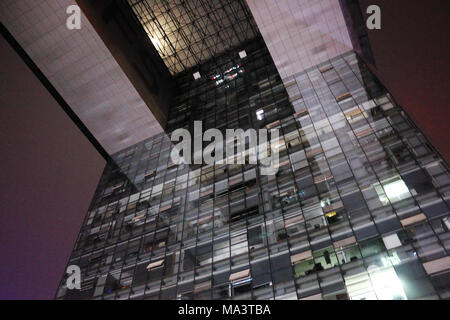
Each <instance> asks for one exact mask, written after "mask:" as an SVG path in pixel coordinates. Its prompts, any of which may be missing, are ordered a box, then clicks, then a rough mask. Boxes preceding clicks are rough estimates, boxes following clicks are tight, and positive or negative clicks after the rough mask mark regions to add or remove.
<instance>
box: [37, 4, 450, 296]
mask: <svg viewBox="0 0 450 320" xmlns="http://www.w3.org/2000/svg"><path fill="white" fill-rule="evenodd" d="M78 3H79V4H80V6H82V7H83V6H84V7H83V8H84V10H85V12H86V15H87V16H88V17H90V20H91V23H92V24H93V25H94V27H95V28H96V30H97V32H98V33H99V34H103V36H104V37H106V38H107V39H109V38H108V31H105V29H101V27H99V24H100V22H99V23H98V24H96V22H95V21H94V20H95V19H94V20H92V19H93V18H92V17H95V12H96V10H99V9H98V8H88V6H87V5H86V4H85V3H84V1H78ZM112 3H114V4H115V5H119V8H120V10H118V11H116V13H117V12H121V13H123V12H127V14H128V13H131V12H133V14H134V18H133V19H134V20H132V21H133V23H139V25H140V26H141V31H142V30H145V32H146V33H147V35H148V39H147V40H150V41H151V42H152V44H153V46H154V49H156V51H158V53H159V55H160V57H161V59H162V61H163V62H164V65H165V67H166V68H167V73H168V74H169V73H170V77H169V76H167V77H166V78H164V79H167V80H164V81H167V87H165V88H171V89H170V90H171V91H170V92H171V94H172V97H171V98H170V99H159V96H158V94H157V93H154V95H155V96H156V98H154V100H152V101H154V104H153V107H150V110H151V111H152V112H155V113H156V114H157V116H155V117H153V118H149V120H148V121H150V122H151V123H153V124H154V123H155V121H157V122H159V124H160V126H161V128H164V130H156V131H152V132H148V137H146V138H145V139H140V138H139V137H141V136H139V137H137V136H135V135H132V136H131V138H129V139H119V140H120V141H119V142H118V143H116V144H115V143H114V141H113V140H107V139H106V138H105V136H104V135H103V131H102V130H105V128H99V127H98V126H97V125H95V124H92V126H94V127H95V128H97V129H98V130H99V131H98V133H95V134H94V135H95V136H96V137H97V138H98V139H99V141H100V143H101V144H102V145H105V144H106V145H107V147H106V148H105V149H106V150H107V151H108V152H109V154H110V155H111V156H110V159H109V163H108V165H107V167H106V168H105V171H104V174H103V176H102V179H101V181H100V183H99V185H98V188H97V191H96V193H95V195H94V198H93V200H92V204H91V207H90V210H89V212H88V213H87V215H86V218H85V221H84V223H83V226H82V229H81V231H80V234H79V237H78V240H77V242H76V244H75V247H74V249H73V252H72V255H71V258H70V260H69V262H68V265H77V266H79V267H80V268H81V271H82V273H81V277H82V285H81V290H68V289H67V287H66V279H67V276H65V277H63V279H62V280H61V284H60V287H59V289H58V292H57V294H56V297H55V298H56V299H305V300H311V299H326V300H347V299H355V300H360V299H402V300H405V299H448V298H449V295H450V290H449V279H450V271H449V269H450V257H449V255H448V250H449V235H450V232H449V229H450V220H449V211H450V210H449V207H448V192H449V189H450V184H449V182H450V179H449V171H448V167H447V165H446V163H445V162H444V161H443V160H442V159H441V158H440V157H439V155H438V154H437V153H436V152H435V150H434V149H433V148H432V147H431V146H430V144H429V143H428V142H427V140H426V138H425V137H424V136H423V134H422V133H421V132H420V130H418V128H416V127H415V125H414V124H413V123H412V121H411V120H410V119H409V118H408V116H407V114H406V113H405V112H404V111H403V110H402V108H401V107H400V106H398V105H397V104H396V103H395V101H394V99H393V97H392V96H391V95H390V94H389V92H387V90H386V89H385V88H384V87H383V86H382V85H381V83H380V82H379V81H378V79H377V78H376V77H375V76H374V75H373V73H372V72H371V70H370V69H369V67H368V66H367V65H366V63H365V61H364V60H362V59H361V58H360V57H359V56H358V55H357V54H355V52H354V51H353V49H352V45H351V40H350V37H349V35H348V32H347V29H346V25H345V20H344V17H343V14H342V11H341V8H340V6H339V3H338V2H337V1H328V0H315V1H289V0H280V1H276V2H275V1H274V2H271V1H259V0H258V1H252V0H248V1H247V2H245V1H243V0H227V1H206V0H189V1H175V0H174V1H147V0H144V1H136V0H129V1H128V4H126V3H125V2H123V1H112ZM127 6H128V7H127ZM101 10H104V8H101ZM127 10H128V11H127ZM97 12H98V11H97ZM108 12H109V11H108ZM111 16H112V17H114V14H113V13H112V14H111ZM127 16H128V15H127ZM281 17H283V19H280V18H281ZM111 19H112V18H111ZM92 21H94V22H92ZM121 21H122V20H121ZM127 21H128V22H129V23H130V24H131V23H132V22H131V20H127ZM94 27H93V28H94ZM98 30H103V31H104V32H103V33H102V32H101V31H98ZM136 30H137V29H136ZM141 31H139V32H141ZM108 41H112V40H108ZM108 41H105V43H106V44H107V45H108V44H109V43H110V42H108ZM131 42H133V41H131ZM119 47H120V45H119ZM122 48H123V47H122ZM130 50H131V49H130ZM149 50H150V51H151V50H152V49H151V48H150V49H149ZM131 51H132V50H131ZM150 51H149V52H150ZM112 56H114V59H115V60H117V61H118V62H117V64H118V65H120V66H121V68H122V69H124V70H125V71H124V72H125V73H126V74H127V78H128V79H125V80H124V81H130V83H131V84H133V85H134V86H137V89H136V90H137V91H138V92H139V93H140V96H141V97H150V96H146V94H145V92H144V91H145V90H146V89H142V88H141V87H139V81H141V80H142V79H145V78H146V75H145V74H139V72H135V71H130V70H129V69H127V68H126V67H124V66H126V65H127V63H129V61H128V62H127V61H126V59H124V58H123V57H119V58H118V56H120V53H119V54H118V53H117V52H116V51H115V52H113V53H112ZM112 56H111V57H109V56H108V58H109V59H111V58H112ZM114 59H113V60H114ZM44 63H45V62H44ZM127 70H128V71H127ZM144 71H145V70H144ZM133 72H134V73H133ZM140 79H141V80H140ZM56 80H57V79H56ZM149 81H150V82H151V80H149ZM127 83H128V82H127ZM139 88H140V89H139ZM147 89H148V88H147ZM129 90H130V91H133V90H132V88H131V87H130V89H129ZM167 90H169V89H167ZM143 92H144V93H143ZM155 92H157V91H155ZM148 99H150V98H148ZM143 100H145V99H144V98H143ZM150 100H151V99H150ZM150 100H146V101H145V102H148V101H150ZM155 101H156V102H155ZM125 108H126V107H125ZM80 110H82V107H81V106H80ZM155 110H156V111H155ZM82 115H84V116H85V117H86V118H85V119H83V117H81V118H82V120H83V122H84V121H88V120H89V119H92V118H89V117H90V116H89V114H87V113H82ZM199 120H201V121H202V123H203V128H204V130H206V129H209V128H217V129H219V130H221V131H222V132H224V131H225V130H226V129H237V128H242V129H244V130H246V129H249V128H253V129H261V128H270V129H278V130H279V132H280V136H279V139H278V140H277V141H276V142H275V143H274V145H271V147H272V148H275V149H272V150H276V151H277V152H278V154H279V170H278V172H277V174H276V175H271V176H270V175H269V176H265V175H262V174H261V170H260V169H261V167H260V164H248V163H247V164H245V165H238V164H235V165H224V164H216V165H205V164H195V165H176V164H174V163H173V162H172V160H171V157H170V153H171V151H172V148H173V142H171V139H170V137H171V133H172V132H173V131H174V130H176V129H179V128H186V129H188V130H189V131H190V132H192V133H193V122H194V121H199ZM135 121H137V120H135ZM120 125H121V126H125V127H126V126H128V125H129V124H128V123H121V124H120ZM153 126H154V127H155V126H156V125H153ZM88 127H89V126H88ZM125 129H126V130H128V131H127V132H129V131H130V129H127V128H125ZM125 129H124V130H125ZM91 130H92V129H91ZM130 134H132V133H130ZM137 140H140V141H139V142H137V143H135V142H136V141H137ZM116 142H117V141H116ZM230 142H233V141H226V142H225V143H230ZM117 145H120V150H117V149H118V148H119V147H117Z"/></svg>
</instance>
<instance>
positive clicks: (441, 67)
mask: <svg viewBox="0 0 450 320" xmlns="http://www.w3.org/2000/svg"><path fill="white" fill-rule="evenodd" d="M361 2H362V4H363V5H366V6H367V5H368V4H379V5H380V6H381V8H382V30H381V31H372V32H370V33H369V36H370V39H371V41H372V47H373V51H374V54H375V60H376V64H377V70H376V72H377V74H378V75H379V76H380V77H381V78H382V79H383V83H384V84H385V85H386V87H387V88H388V89H389V90H390V91H391V92H392V93H393V95H394V96H395V98H396V99H397V101H398V102H399V103H400V104H401V105H402V106H403V107H404V108H405V109H406V110H407V111H408V112H409V114H410V115H411V116H412V117H413V119H414V121H415V122H416V123H417V124H418V125H420V126H421V128H422V130H423V132H424V133H425V134H427V135H428V137H429V138H430V140H431V141H432V142H433V144H434V145H435V146H436V147H437V148H438V149H439V151H440V152H441V153H442V154H443V155H444V156H445V157H446V159H447V162H449V160H450V147H449V144H450V143H449V141H450V130H449V129H450V128H449V113H450V107H449V105H448V102H449V96H448V92H449V90H448V89H449V88H448V84H449V83H450V82H449V80H450V79H449V59H448V52H450V50H449V49H450V48H449V41H448V34H449V33H450V32H449V31H450V30H449V26H448V12H449V9H450V7H449V6H450V2H449V1H448V0H432V1H422V0H414V1H411V0H408V1H407V0H395V1H393V0H362V1H361ZM0 52H1V60H0V61H1V62H0V63H1V69H0V77H1V78H0V105H1V108H0V120H1V126H0V148H1V161H0V168H1V178H0V190H1V193H0V217H1V224H0V225H1V228H2V230H1V232H0V299H19V298H22V299H51V298H53V297H54V294H55V291H56V287H57V284H58V282H59V280H60V279H61V276H62V274H63V272H64V267H65V265H66V263H67V260H68V257H69V254H70V252H71V250H72V248H73V244H74V242H75V239H76V236H77V234H78V231H79V229H80V227H81V224H82V220H83V218H84V216H85V214H86V211H87V209H88V206H89V203H90V201H91V199H92V196H93V193H94V190H95V187H96V185H97V183H98V181H99V178H100V175H101V173H102V170H103V167H104V164H105V161H104V160H103V159H102V158H101V157H100V155H99V154H98V153H97V151H96V150H95V149H94V148H93V147H92V146H91V145H90V143H89V141H88V140H87V139H86V138H85V137H84V136H83V134H82V133H81V132H80V131H79V130H78V128H77V127H76V126H75V125H74V124H73V123H72V121H71V120H70V119H69V118H68V117H67V116H66V115H65V113H64V112H63V111H62V109H61V107H60V106H59V105H58V104H57V103H56V102H55V101H54V100H53V98H52V97H51V96H50V94H49V93H48V92H47V91H46V90H45V88H44V87H43V86H42V85H41V84H40V82H39V81H38V80H37V79H36V78H35V77H34V75H33V74H32V73H31V71H30V70H29V69H28V68H27V66H26V65H25V64H24V63H23V62H22V61H21V59H20V58H19V57H18V56H17V55H16V54H15V53H14V51H13V50H12V49H11V48H10V47H9V45H8V44H7V43H6V42H5V40H3V39H1V40H0Z"/></svg>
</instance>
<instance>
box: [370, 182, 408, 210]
mask: <svg viewBox="0 0 450 320" xmlns="http://www.w3.org/2000/svg"><path fill="white" fill-rule="evenodd" d="M375 190H376V191H377V194H378V197H379V198H380V201H381V202H382V203H383V204H387V203H388V201H391V202H397V201H400V200H403V199H406V198H409V197H410V196H411V194H410V193H409V189H408V187H407V186H406V184H405V182H404V181H403V180H402V179H401V178H400V177H398V176H397V177H395V178H393V179H390V180H388V181H387V182H383V183H382V184H376V185H375Z"/></svg>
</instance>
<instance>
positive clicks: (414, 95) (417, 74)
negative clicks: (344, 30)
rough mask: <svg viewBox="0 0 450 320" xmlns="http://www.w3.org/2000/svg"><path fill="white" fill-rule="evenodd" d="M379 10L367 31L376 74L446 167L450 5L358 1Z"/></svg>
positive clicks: (435, 0) (436, 0) (449, 152)
mask: <svg viewBox="0 0 450 320" xmlns="http://www.w3.org/2000/svg"><path fill="white" fill-rule="evenodd" d="M360 4H361V8H362V9H364V10H363V12H365V9H366V8H367V6H368V5H370V4H377V5H379V6H380V8H381V21H382V22H381V30H374V31H369V38H370V41H371V44H372V51H373V52H374V56H375V61H376V73H377V75H378V76H379V78H380V79H382V82H383V84H384V85H385V86H386V87H387V89H388V90H389V91H390V92H391V93H392V94H393V96H394V97H395V98H396V100H397V102H398V103H399V104H400V105H401V106H402V107H403V108H404V109H405V110H406V111H407V112H408V114H409V115H410V116H411V118H412V119H413V121H414V122H415V123H416V124H417V126H418V127H420V128H421V130H422V132H423V133H424V134H425V135H426V136H427V137H428V139H429V140H430V141H431V142H432V143H433V145H434V146H435V147H436V148H437V149H438V150H439V152H440V153H441V154H442V155H443V156H444V157H445V158H446V160H447V163H450V105H449V102H450V97H449V93H450V90H449V89H450V88H449V84H450V58H449V52H450V41H449V34H450V24H449V12H450V1H448V0H430V1H424V0H361V1H360Z"/></svg>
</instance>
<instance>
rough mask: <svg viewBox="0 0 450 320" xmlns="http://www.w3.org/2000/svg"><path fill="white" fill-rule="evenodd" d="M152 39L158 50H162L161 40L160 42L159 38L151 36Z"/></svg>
mask: <svg viewBox="0 0 450 320" xmlns="http://www.w3.org/2000/svg"><path fill="white" fill-rule="evenodd" d="M150 40H152V43H153V45H154V46H155V48H156V50H160V49H161V42H159V40H158V38H156V37H151V38H150Z"/></svg>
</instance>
